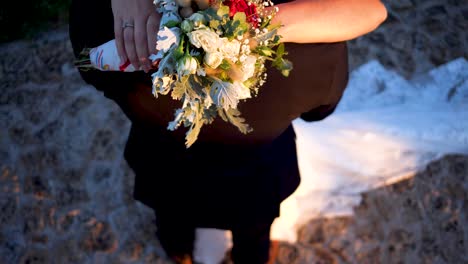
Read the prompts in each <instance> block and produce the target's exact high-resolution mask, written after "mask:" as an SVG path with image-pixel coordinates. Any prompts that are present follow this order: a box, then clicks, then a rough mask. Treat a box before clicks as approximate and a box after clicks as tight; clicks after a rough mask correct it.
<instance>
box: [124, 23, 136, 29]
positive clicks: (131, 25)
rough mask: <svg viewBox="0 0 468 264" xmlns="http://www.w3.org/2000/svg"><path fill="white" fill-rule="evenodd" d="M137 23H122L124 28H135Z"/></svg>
mask: <svg viewBox="0 0 468 264" xmlns="http://www.w3.org/2000/svg"><path fill="white" fill-rule="evenodd" d="M134 27H135V25H133V24H132V23H130V22H124V23H123V25H122V29H125V28H134Z"/></svg>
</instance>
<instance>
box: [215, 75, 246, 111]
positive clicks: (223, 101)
mask: <svg viewBox="0 0 468 264" xmlns="http://www.w3.org/2000/svg"><path fill="white" fill-rule="evenodd" d="M210 96H211V98H212V99H213V102H214V103H215V104H216V105H217V106H218V107H222V108H224V109H229V108H236V107H237V104H238V103H239V100H238V99H237V98H238V94H237V91H236V87H234V85H233V84H232V83H229V82H224V81H221V80H216V81H214V83H213V85H212V86H211V90H210Z"/></svg>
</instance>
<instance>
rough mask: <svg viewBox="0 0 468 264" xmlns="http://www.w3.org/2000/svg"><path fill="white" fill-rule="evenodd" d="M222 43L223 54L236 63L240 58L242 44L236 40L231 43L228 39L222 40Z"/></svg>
mask: <svg viewBox="0 0 468 264" xmlns="http://www.w3.org/2000/svg"><path fill="white" fill-rule="evenodd" d="M222 41H223V45H222V46H221V48H220V50H221V52H222V53H223V55H224V56H225V57H226V58H228V59H230V60H231V61H233V62H236V61H237V58H238V56H239V50H240V47H241V43H240V42H239V41H237V40H235V39H233V40H231V41H229V40H228V39H227V38H222Z"/></svg>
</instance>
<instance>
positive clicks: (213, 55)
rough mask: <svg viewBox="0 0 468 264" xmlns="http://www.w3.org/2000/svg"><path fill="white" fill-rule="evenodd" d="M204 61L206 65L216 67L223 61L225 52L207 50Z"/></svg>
mask: <svg viewBox="0 0 468 264" xmlns="http://www.w3.org/2000/svg"><path fill="white" fill-rule="evenodd" d="M203 61H204V62H205V64H206V65H208V66H210V67H211V68H213V69H216V68H218V66H219V65H220V64H221V62H223V54H221V52H207V53H206V54H205V57H204V58H203Z"/></svg>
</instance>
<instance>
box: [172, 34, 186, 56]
mask: <svg viewBox="0 0 468 264" xmlns="http://www.w3.org/2000/svg"><path fill="white" fill-rule="evenodd" d="M184 44H185V35H181V37H180V42H179V46H177V48H176V49H175V50H174V51H173V52H172V55H173V56H174V59H175V60H176V61H178V60H179V59H180V58H182V56H184Z"/></svg>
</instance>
